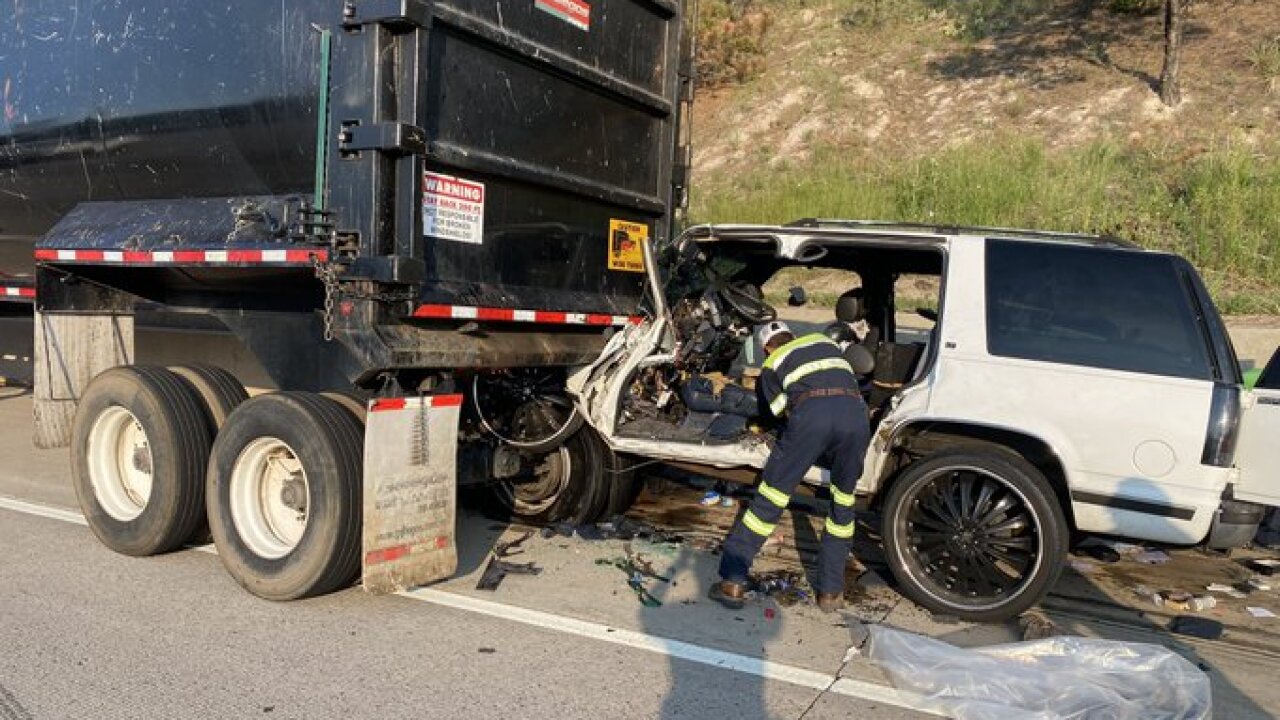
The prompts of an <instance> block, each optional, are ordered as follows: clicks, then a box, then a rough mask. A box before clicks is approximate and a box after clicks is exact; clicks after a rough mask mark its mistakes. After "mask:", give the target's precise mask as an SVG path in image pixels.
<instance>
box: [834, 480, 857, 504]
mask: <svg viewBox="0 0 1280 720" xmlns="http://www.w3.org/2000/svg"><path fill="white" fill-rule="evenodd" d="M831 499H832V500H833V501H835V504H837V505H840V506H841V507H853V503H854V502H855V498H854V497H853V495H850V494H848V493H842V492H840V489H839V488H837V487H836V486H835V485H832V486H831Z"/></svg>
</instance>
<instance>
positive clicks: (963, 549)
mask: <svg viewBox="0 0 1280 720" xmlns="http://www.w3.org/2000/svg"><path fill="white" fill-rule="evenodd" d="M883 532H884V545H885V553H886V555H887V556H888V559H889V565H890V567H891V568H892V570H893V574H894V576H895V577H896V578H897V579H898V582H899V583H900V584H901V585H902V590H903V592H904V594H906V595H907V596H908V597H909V598H911V599H912V600H914V601H915V602H917V603H919V604H920V605H922V606H924V607H925V608H927V609H929V610H931V611H933V612H935V613H940V614H946V615H952V616H955V617H958V618H960V619H962V620H969V621H975V622H992V621H1000V620H1005V619H1008V618H1010V617H1014V616H1016V615H1018V614H1019V613H1021V612H1023V611H1024V610H1026V609H1027V608H1029V607H1031V606H1032V605H1034V604H1035V603H1036V602H1038V601H1039V600H1040V599H1041V598H1042V597H1043V596H1044V595H1045V593H1047V592H1048V591H1049V589H1050V588H1051V587H1053V584H1054V582H1056V581H1057V579H1058V575H1059V574H1060V573H1061V572H1062V564H1063V560H1064V558H1065V557H1066V552H1067V541H1068V534H1069V531H1068V527H1067V522H1066V519H1065V518H1064V517H1063V514H1062V508H1061V507H1060V506H1059V504H1058V501H1057V498H1056V497H1055V495H1054V492H1053V489H1052V488H1051V487H1050V486H1049V482H1048V481H1047V480H1046V479H1045V477H1044V475H1043V474H1041V473H1040V472H1039V471H1038V470H1036V469H1035V468H1034V467H1032V466H1031V465H1030V464H1029V463H1027V462H1026V461H1024V460H1023V459H1022V458H1021V457H1018V456H1015V455H1012V454H1006V453H1001V452H998V451H993V450H986V449H967V450H951V451H945V452H941V453H938V454H936V455H932V456H930V457H927V458H925V459H924V460H921V461H919V462H916V463H914V464H912V465H911V466H909V467H908V468H907V469H906V470H905V471H904V472H903V474H902V476H901V477H899V478H898V480H897V481H896V482H895V483H894V485H893V487H892V488H891V489H890V491H889V496H888V498H887V499H886V500H885V511H884V529H883Z"/></svg>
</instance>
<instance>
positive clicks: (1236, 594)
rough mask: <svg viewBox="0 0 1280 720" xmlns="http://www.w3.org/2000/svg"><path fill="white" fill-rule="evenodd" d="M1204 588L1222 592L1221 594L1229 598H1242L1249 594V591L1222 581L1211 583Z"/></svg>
mask: <svg viewBox="0 0 1280 720" xmlns="http://www.w3.org/2000/svg"><path fill="white" fill-rule="evenodd" d="M1205 590H1208V591H1209V592H1216V593H1222V594H1223V595H1226V596H1227V597H1229V598H1235V599H1236V600H1243V599H1244V598H1246V597H1248V596H1249V593H1247V592H1242V591H1240V590H1238V589H1236V588H1235V587H1233V586H1231V585H1226V584H1224V583H1213V584H1211V585H1209V586H1208V587H1206V588H1205Z"/></svg>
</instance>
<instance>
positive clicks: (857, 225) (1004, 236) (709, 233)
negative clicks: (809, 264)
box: [688, 218, 1142, 250]
mask: <svg viewBox="0 0 1280 720" xmlns="http://www.w3.org/2000/svg"><path fill="white" fill-rule="evenodd" d="M805 229H814V230H822V231H824V232H831V233H832V234H833V235H837V236H845V237H849V236H854V237H867V238H878V239H892V240H908V241H910V240H916V241H920V242H923V243H931V244H932V243H938V242H940V241H942V240H944V239H945V238H946V237H948V236H955V235H975V236H980V237H988V238H998V239H1001V240H1022V241H1026V242H1040V243H1064V244H1071V245H1087V246H1092V247H1100V248H1115V249H1125V250H1140V249H1142V248H1141V247H1140V246H1138V245H1135V244H1134V243H1131V242H1129V241H1127V240H1122V239H1120V238H1117V237H1113V236H1106V235H1090V234H1086V233H1067V232H1052V231H1048V230H1025V229H1017V228H1001V227H983V226H978V225H938V224H927V223H905V222H882V221H875V220H835V219H825V218H804V219H801V220H796V221H794V222H791V223H788V224H786V225H778V226H773V225H703V226H699V227H695V228H690V229H689V231H688V233H689V234H690V235H691V236H692V237H694V238H695V239H710V238H713V237H717V236H732V237H736V238H739V239H741V238H745V237H748V236H751V235H758V234H762V233H765V234H774V233H781V234H796V233H797V231H803V230H805Z"/></svg>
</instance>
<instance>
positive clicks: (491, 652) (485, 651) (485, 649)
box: [478, 647, 498, 655]
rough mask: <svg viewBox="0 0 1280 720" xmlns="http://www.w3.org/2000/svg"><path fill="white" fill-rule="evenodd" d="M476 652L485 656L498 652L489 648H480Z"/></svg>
mask: <svg viewBox="0 0 1280 720" xmlns="http://www.w3.org/2000/svg"><path fill="white" fill-rule="evenodd" d="M478 652H481V653H484V654H485V655H492V654H494V653H496V652H498V651H497V650H495V649H493V648H490V647H483V648H480V649H479V650H478Z"/></svg>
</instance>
